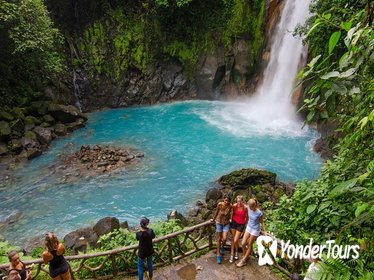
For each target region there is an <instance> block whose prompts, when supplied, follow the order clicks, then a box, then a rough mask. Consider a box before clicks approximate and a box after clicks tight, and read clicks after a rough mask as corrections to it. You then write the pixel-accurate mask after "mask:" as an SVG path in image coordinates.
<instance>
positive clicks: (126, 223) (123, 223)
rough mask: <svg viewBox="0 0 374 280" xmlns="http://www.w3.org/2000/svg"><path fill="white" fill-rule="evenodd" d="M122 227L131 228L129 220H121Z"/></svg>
mask: <svg viewBox="0 0 374 280" xmlns="http://www.w3.org/2000/svg"><path fill="white" fill-rule="evenodd" d="M120 227H121V228H127V229H128V228H129V223H128V222H127V221H124V222H121V224H120Z"/></svg>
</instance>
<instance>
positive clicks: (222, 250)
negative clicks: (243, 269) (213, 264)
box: [219, 247, 225, 255]
mask: <svg viewBox="0 0 374 280" xmlns="http://www.w3.org/2000/svg"><path fill="white" fill-rule="evenodd" d="M219 252H220V253H221V255H224V254H225V247H221V249H219Z"/></svg>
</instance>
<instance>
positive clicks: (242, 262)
mask: <svg viewBox="0 0 374 280" xmlns="http://www.w3.org/2000/svg"><path fill="white" fill-rule="evenodd" d="M236 266H237V267H242V266H245V261H243V260H241V261H240V262H238V263H237V264H236Z"/></svg>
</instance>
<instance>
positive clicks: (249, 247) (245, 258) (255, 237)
mask: <svg viewBox="0 0 374 280" xmlns="http://www.w3.org/2000/svg"><path fill="white" fill-rule="evenodd" d="M256 239H257V236H254V235H251V236H250V237H249V239H248V250H247V252H245V255H244V257H243V261H246V260H248V258H249V256H250V255H251V253H252V249H253V243H255V241H256Z"/></svg>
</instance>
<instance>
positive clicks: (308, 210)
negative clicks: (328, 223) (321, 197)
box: [306, 204, 317, 214]
mask: <svg viewBox="0 0 374 280" xmlns="http://www.w3.org/2000/svg"><path fill="white" fill-rule="evenodd" d="M316 208H317V205H316V204H311V205H309V206H308V208H307V209H306V213H307V214H310V213H312V212H313V211H314V210H316Z"/></svg>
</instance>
